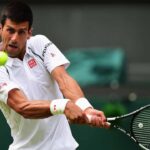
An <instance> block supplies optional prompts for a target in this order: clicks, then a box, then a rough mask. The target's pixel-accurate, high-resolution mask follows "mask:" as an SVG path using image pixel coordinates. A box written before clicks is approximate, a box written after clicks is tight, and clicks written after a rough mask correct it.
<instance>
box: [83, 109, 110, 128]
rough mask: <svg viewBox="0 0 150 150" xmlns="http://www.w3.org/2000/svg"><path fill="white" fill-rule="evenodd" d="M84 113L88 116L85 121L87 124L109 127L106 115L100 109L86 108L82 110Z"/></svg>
mask: <svg viewBox="0 0 150 150" xmlns="http://www.w3.org/2000/svg"><path fill="white" fill-rule="evenodd" d="M84 113H85V114H86V116H87V118H88V121H87V123H88V124H89V125H91V126H95V127H103V128H109V126H110V125H109V123H108V122H107V120H106V117H105V115H104V113H103V112H102V111H99V110H96V109H93V108H87V109H86V110H85V111H84ZM89 116H90V117H89Z"/></svg>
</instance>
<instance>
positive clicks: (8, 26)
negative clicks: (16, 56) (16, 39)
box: [6, 25, 28, 31]
mask: <svg viewBox="0 0 150 150" xmlns="http://www.w3.org/2000/svg"><path fill="white" fill-rule="evenodd" d="M6 27H7V28H12V29H14V27H12V26H10V25H6ZM19 30H26V31H27V30H28V29H27V28H26V27H24V28H20V29H19Z"/></svg>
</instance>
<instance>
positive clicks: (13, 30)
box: [0, 1, 33, 59]
mask: <svg viewBox="0 0 150 150" xmlns="http://www.w3.org/2000/svg"><path fill="white" fill-rule="evenodd" d="M32 22H33V14H32V10H31V9H30V7H29V6H28V5H27V4H26V3H24V2H21V1H11V2H10V3H9V4H8V5H6V7H4V9H3V10H2V13H1V27H0V35H1V39H2V48H3V50H5V51H7V53H8V55H9V56H10V57H17V58H20V59H22V58H23V56H24V53H25V48H26V42H27V39H29V38H30V36H31V34H32V29H31V28H32Z"/></svg>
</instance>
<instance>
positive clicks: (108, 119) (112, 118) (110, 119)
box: [107, 117, 116, 122]
mask: <svg viewBox="0 0 150 150" xmlns="http://www.w3.org/2000/svg"><path fill="white" fill-rule="evenodd" d="M114 120H116V117H111V118H107V121H108V122H109V121H114Z"/></svg>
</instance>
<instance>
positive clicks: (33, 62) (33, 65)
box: [28, 58, 37, 68]
mask: <svg viewBox="0 0 150 150" xmlns="http://www.w3.org/2000/svg"><path fill="white" fill-rule="evenodd" d="M28 65H29V67H30V68H33V67H35V66H37V63H36V60H35V59H34V58H32V59H30V60H29V61H28Z"/></svg>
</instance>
